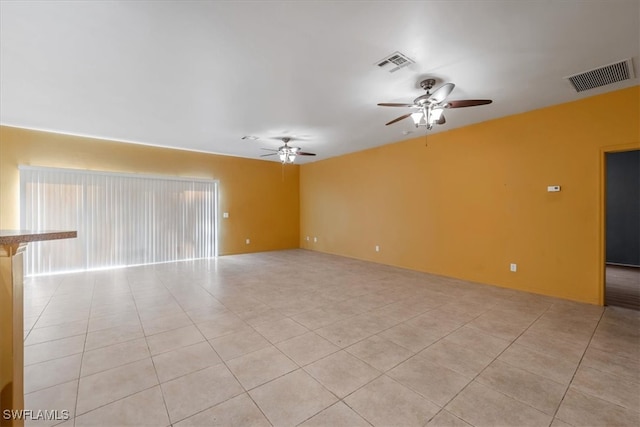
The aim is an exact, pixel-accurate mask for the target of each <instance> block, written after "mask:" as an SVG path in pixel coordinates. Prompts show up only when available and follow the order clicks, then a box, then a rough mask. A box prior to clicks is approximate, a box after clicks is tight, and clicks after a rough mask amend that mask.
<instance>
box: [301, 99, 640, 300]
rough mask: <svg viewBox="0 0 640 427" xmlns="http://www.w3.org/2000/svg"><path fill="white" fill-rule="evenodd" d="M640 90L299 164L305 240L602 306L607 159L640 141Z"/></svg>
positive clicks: (343, 252)
mask: <svg viewBox="0 0 640 427" xmlns="http://www.w3.org/2000/svg"><path fill="white" fill-rule="evenodd" d="M639 89H640V88H639V87H638V86H636V87H633V88H630V89H625V90H621V91H617V92H613V93H609V94H605V95H601V96H596V97H592V98H587V99H583V100H580V101H576V102H572V103H567V104H562V105H558V106H553V107H549V108H544V109H540V110H536V111H531V112H527V113H523V114H518V115H514V116H510V117H506V118H503V119H498V120H492V121H489V122H484V123H480V124H477V125H473V126H468V127H465V128H461V129H456V130H452V131H449V132H443V133H439V134H435V135H430V136H429V137H428V146H427V147H425V138H424V136H423V137H419V138H415V139H412V140H408V141H405V142H400V143H397V144H392V145H386V146H382V147H379V148H375V149H371V150H367V151H362V152H357V153H354V154H350V155H345V156H341V157H337V158H332V159H328V160H324V161H320V162H315V163H311V164H307V165H302V166H301V171H300V193H301V196H300V203H301V205H300V224H301V231H300V239H301V240H300V246H301V247H303V248H309V249H313V250H318V251H322V252H328V253H333V254H338V255H344V256H348V257H354V258H360V259H365V260H372V261H376V262H381V263H385V264H390V265H395V266H401V267H407V268H411V269H415V270H420V271H427V272H431V273H436V274H441V275H446V276H452V277H457V278H462V279H466V280H472V281H477V282H481V283H487V284H493V285H498V286H504V287H509V288H514V289H520V290H525V291H530V292H535V293H541V294H545V295H552V296H557V297H562V298H567V299H572V300H577V301H583V302H589V303H593V304H599V303H602V295H601V293H602V292H601V291H602V274H603V273H602V271H603V270H602V269H603V262H604V261H603V259H604V258H603V254H602V250H601V249H602V245H603V243H602V242H603V231H602V225H603V221H604V220H603V218H602V213H601V200H602V197H603V195H602V187H603V172H604V171H603V166H602V165H603V163H602V159H603V157H604V151H607V150H615V149H620V148H628V149H631V148H640V145H639V142H640V131H639V117H640V108H639V99H640V90H639ZM479 108H481V107H479ZM455 114H456V113H455V111H451V112H450V113H449V116H450V120H451V121H454V120H455V119H454V116H455ZM375 125H376V124H372V126H375ZM621 146H622V147H621ZM548 185H561V186H562V191H561V192H560V193H548V192H547V186H548ZM306 236H309V237H310V238H311V239H310V241H307V240H306ZM314 236H315V237H317V238H318V241H317V243H314V242H313V237H314ZM375 245H380V252H379V253H376V252H375V250H374V248H375ZM510 263H516V264H517V266H518V271H517V272H516V273H512V272H510V271H509V264H510Z"/></svg>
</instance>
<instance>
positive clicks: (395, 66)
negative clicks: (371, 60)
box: [376, 51, 415, 73]
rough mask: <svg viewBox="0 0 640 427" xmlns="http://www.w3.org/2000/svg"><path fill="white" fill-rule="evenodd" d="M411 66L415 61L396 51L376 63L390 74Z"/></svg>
mask: <svg viewBox="0 0 640 427" xmlns="http://www.w3.org/2000/svg"><path fill="white" fill-rule="evenodd" d="M411 64H415V61H413V60H412V59H411V58H409V57H408V56H407V55H405V54H403V53H400V52H397V51H396V52H393V53H392V54H391V55H389V56H387V57H385V58H384V59H382V60H380V61H378V62H377V63H376V65H377V66H378V67H380V68H382V69H385V70H388V71H389V72H390V73H394V72H396V71H398V70H399V69H400V68H404V67H406V66H408V65H411Z"/></svg>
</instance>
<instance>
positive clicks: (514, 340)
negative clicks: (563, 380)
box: [432, 304, 553, 424]
mask: <svg viewBox="0 0 640 427" xmlns="http://www.w3.org/2000/svg"><path fill="white" fill-rule="evenodd" d="M552 306H553V304H551V305H550V306H549V307H547V309H546V310H545V311H544V312H542V313H541V314H540V315H538V317H536V318H535V319H534V320H533V321H531V323H530V324H529V326H527V327H526V328H525V329H524V330H523V331H522V332H521V333H520V334H518V336H516V337H515V338H513V339H512V340H511V342H510V344H509V345H508V346H506V347H505V348H504V349H503V350H502V351H501V352H500V353H498V354H497V355H496V356H495V357H494V358H493V360H491V362H489V363H488V364H487V366H485V367H484V368H483V369H482V370H480V372H478V373H477V374H476V375H475V376H474V377H473V378H472V379H471V381H469V382H468V383H467V385H465V386H464V387H462V389H460V391H458V392H457V393H456V394H455V395H454V396H453V397H452V398H451V399H449V400H448V401H447V402H446V403H445V404H444V405H443V406H442V409H441V411H442V410H445V408H446V407H447V405H449V404H450V403H451V402H452V401H453V400H455V398H456V397H458V396H459V395H460V394H461V393H462V392H463V391H464V390H466V389H467V388H468V387H469V385H470V384H472V383H473V382H474V381H475V380H476V379H477V378H478V377H479V376H480V375H482V373H483V372H484V371H485V370H486V369H487V368H488V367H489V366H491V364H492V363H493V362H495V361H496V360H498V358H499V357H500V356H501V355H502V354H503V353H504V352H505V351H507V349H508V348H509V347H511V346H512V345H513V344H514V343H515V342H516V340H517V339H518V338H520V337H521V336H522V335H523V334H524V333H525V332H527V331H528V330H529V328H530V327H531V326H532V325H533V324H534V323H535V322H537V321H538V319H540V318H541V317H542V316H544V315H545V314H546V313H547V312H548V311H549V310H550V309H551V307H552ZM485 387H488V386H486V385H485ZM489 388H490V389H491V390H494V391H496V392H498V393H500V394H502V395H504V396H507V397H509V398H510V399H513V400H515V401H517V402H520V403H522V404H524V405H527V406H529V407H531V408H533V409H535V410H536V411H538V412H540V413H543V414H545V413H544V412H542V411H540V410H539V409H538V408H534V407H533V406H531V405H529V404H528V403H525V402H521V401H520V400H518V399H516V398H515V397H512V396H509V395H507V394H505V393H503V392H501V391H500V390H495V389H494V388H493V387H489ZM441 411H439V412H441ZM439 412H438V413H439ZM436 415H437V414H436ZM453 415H455V414H453ZM545 415H547V414H545ZM434 417H435V415H434ZM432 419H433V418H432ZM463 421H465V422H468V421H467V420H464V419H463ZM552 422H553V416H552V417H551V422H550V423H549V424H551V423H552Z"/></svg>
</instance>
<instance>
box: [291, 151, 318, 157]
mask: <svg viewBox="0 0 640 427" xmlns="http://www.w3.org/2000/svg"><path fill="white" fill-rule="evenodd" d="M315 155H316V153H307V152H306V151H298V152H297V153H296V156H315Z"/></svg>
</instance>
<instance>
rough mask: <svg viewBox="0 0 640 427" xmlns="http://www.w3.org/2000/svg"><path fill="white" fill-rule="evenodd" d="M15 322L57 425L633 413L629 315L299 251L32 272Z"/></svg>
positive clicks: (28, 381) (635, 339)
mask: <svg viewBox="0 0 640 427" xmlns="http://www.w3.org/2000/svg"><path fill="white" fill-rule="evenodd" d="M25 328H26V330H25V365H26V366H25V392H26V396H25V401H26V407H27V408H28V409H34V410H37V409H48V410H53V409H58V410H63V409H66V410H68V411H69V412H70V415H71V416H72V419H70V420H68V421H66V422H64V423H63V424H62V425H64V426H72V425H75V426H78V427H79V426H85V425H102V426H124V425H130V426H141V425H149V426H169V425H174V426H180V427H182V426H213V425H222V426H234V425H237V426H253V425H255V426H262V425H264V426H269V425H275V426H295V425H304V426H367V425H375V426H470V425H471V426H529V425H531V426H550V425H551V426H554V427H559V426H568V425H569V426H598V425H601V426H614V425H621V426H623V425H624V426H637V425H639V424H640V364H639V363H640V313H639V312H636V311H631V310H626V309H619V308H606V309H604V308H602V307H596V306H592V305H587V304H579V303H574V302H569V301H563V300H559V299H554V298H549V297H543V296H539V295H533V294H528V293H523V292H517V291H513V290H507V289H501V288H496V287H491V286H484V285H478V284H472V283H468V282H464V281H461V280H455V279H450V278H445V277H440V276H434V275H429V274H422V273H417V272H413V271H408V270H402V269H398V268H392V267H388V266H383V265H378V264H373V263H367V262H363V261H357V260H352V259H348V258H341V257H336V256H331V255H325V254H319V253H314V252H309V251H304V250H292V251H280V252H267V253H259V254H249V255H238V256H226V257H220V258H218V259H217V260H204V261H194V262H182V263H171V264H161V265H154V266H145V267H134V268H127V269H120V270H112V271H100V272H90V273H78V274H68V275H57V276H50V277H39V278H32V279H28V280H27V283H26V284H25ZM58 422H59V421H58ZM28 424H31V423H28ZM35 424H36V425H53V424H55V422H51V423H47V422H42V421H38V422H36V423H35Z"/></svg>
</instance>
